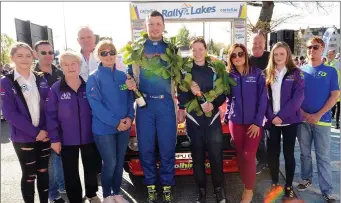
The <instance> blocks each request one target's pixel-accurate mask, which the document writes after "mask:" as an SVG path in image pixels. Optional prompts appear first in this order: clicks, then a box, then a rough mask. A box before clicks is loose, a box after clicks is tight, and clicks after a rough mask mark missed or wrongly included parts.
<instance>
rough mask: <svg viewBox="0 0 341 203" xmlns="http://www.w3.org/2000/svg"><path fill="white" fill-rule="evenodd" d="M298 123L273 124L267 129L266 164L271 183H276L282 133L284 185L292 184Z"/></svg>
mask: <svg viewBox="0 0 341 203" xmlns="http://www.w3.org/2000/svg"><path fill="white" fill-rule="evenodd" d="M297 126H298V123H295V124H291V125H288V126H274V125H272V127H271V128H270V129H268V132H269V138H268V139H267V146H268V165H269V169H270V171H271V177H272V182H273V183H278V175H279V156H280V153H281V135H283V154H284V161H285V175H286V184H285V186H286V187H290V186H292V181H293V178H294V174H295V165H296V162H295V156H294V150H295V142H296V137H297Z"/></svg>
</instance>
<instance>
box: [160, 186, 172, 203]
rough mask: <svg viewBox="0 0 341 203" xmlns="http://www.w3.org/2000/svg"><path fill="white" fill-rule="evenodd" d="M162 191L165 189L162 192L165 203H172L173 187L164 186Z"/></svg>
mask: <svg viewBox="0 0 341 203" xmlns="http://www.w3.org/2000/svg"><path fill="white" fill-rule="evenodd" d="M162 189H163V191H162V193H163V194H162V198H163V203H171V202H172V187H171V186H163V187H162Z"/></svg>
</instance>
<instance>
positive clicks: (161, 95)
mask: <svg viewBox="0 0 341 203" xmlns="http://www.w3.org/2000/svg"><path fill="white" fill-rule="evenodd" d="M143 96H144V97H145V98H149V99H164V98H165V95H163V94H160V95H148V94H144V93H143Z"/></svg>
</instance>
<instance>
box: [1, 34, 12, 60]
mask: <svg viewBox="0 0 341 203" xmlns="http://www.w3.org/2000/svg"><path fill="white" fill-rule="evenodd" d="M13 43H14V40H13V39H12V38H11V37H9V36H8V35H7V34H4V33H2V34H1V54H0V63H1V65H5V64H8V63H9V62H10V57H9V54H10V53H9V52H10V49H11V46H12V44H13Z"/></svg>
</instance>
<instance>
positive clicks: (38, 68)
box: [34, 63, 58, 74]
mask: <svg viewBox="0 0 341 203" xmlns="http://www.w3.org/2000/svg"><path fill="white" fill-rule="evenodd" d="M51 67H52V73H53V72H56V71H57V70H58V68H57V67H56V66H55V65H53V64H51ZM34 70H35V71H37V72H43V71H42V70H41V69H40V66H39V63H37V64H36V66H35V68H34ZM43 73H44V74H45V72H43Z"/></svg>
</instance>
